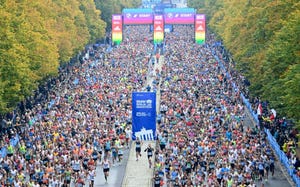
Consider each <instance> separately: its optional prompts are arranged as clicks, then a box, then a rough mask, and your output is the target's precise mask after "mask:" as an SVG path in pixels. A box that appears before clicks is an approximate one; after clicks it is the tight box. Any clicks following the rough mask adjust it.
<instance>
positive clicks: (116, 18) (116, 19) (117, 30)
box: [111, 14, 123, 45]
mask: <svg viewBox="0 0 300 187" xmlns="http://www.w3.org/2000/svg"><path fill="white" fill-rule="evenodd" d="M111 25H112V29H111V30H112V36H111V37H112V43H113V44H117V45H119V44H120V43H121V42H122V39H123V37H122V34H123V33H122V25H123V23H122V15H121V14H113V15H112V20H111Z"/></svg>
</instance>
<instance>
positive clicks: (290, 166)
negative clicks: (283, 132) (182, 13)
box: [215, 55, 300, 187]
mask: <svg viewBox="0 0 300 187" xmlns="http://www.w3.org/2000/svg"><path fill="white" fill-rule="evenodd" d="M215 59H216V60H217V61H218V63H219V66H220V67H221V68H222V69H224V70H225V71H227V70H226V68H225V67H224V64H223V63H222V62H221V60H220V59H219V57H218V56H217V55H215ZM226 77H227V79H228V80H231V76H230V74H229V73H227V72H226ZM232 87H233V88H234V89H235V90H238V88H237V87H236V84H235V83H234V82H232ZM240 97H241V98H242V100H243V103H244V105H245V106H246V107H247V109H248V111H249V112H250V114H251V117H252V118H253V120H254V121H255V123H256V125H257V127H259V120H258V116H257V114H256V113H255V112H254V111H253V109H252V106H251V104H250V102H249V100H248V99H247V98H246V97H245V96H244V94H243V93H241V94H240ZM264 131H265V133H266V134H267V139H268V141H269V143H270V145H271V147H272V148H273V150H274V151H275V153H276V155H277V157H278V158H279V160H280V162H281V163H282V164H283V165H284V167H285V168H286V170H287V172H288V174H289V175H290V176H291V177H292V179H293V181H294V182H295V183H296V186H297V187H300V178H299V177H298V176H297V175H296V174H295V171H296V170H295V168H294V166H293V164H292V163H291V162H290V160H289V159H288V158H287V156H286V154H285V153H284V152H283V151H282V150H281V149H280V146H279V145H278V143H277V141H276V139H275V138H274V137H273V136H272V134H271V133H270V131H269V130H268V129H266V128H264Z"/></svg>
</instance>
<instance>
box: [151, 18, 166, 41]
mask: <svg viewBox="0 0 300 187" xmlns="http://www.w3.org/2000/svg"><path fill="white" fill-rule="evenodd" d="M163 40H164V17H163V15H154V21H153V42H154V44H158V43H162V42H163Z"/></svg>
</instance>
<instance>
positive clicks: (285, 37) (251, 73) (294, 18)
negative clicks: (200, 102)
mask: <svg viewBox="0 0 300 187" xmlns="http://www.w3.org/2000/svg"><path fill="white" fill-rule="evenodd" d="M188 4H189V5H190V6H192V7H194V8H197V9H198V13H205V14H206V15H207V17H208V19H209V21H208V25H209V27H210V28H211V29H212V30H213V31H215V32H216V33H217V35H218V36H220V37H221V38H222V40H223V42H224V44H225V46H226V48H227V49H228V50H229V51H230V53H231V54H232V56H233V58H234V60H235V62H236V64H237V68H238V70H241V71H242V72H243V73H245V75H246V76H247V78H248V79H249V80H250V82H251V86H250V91H251V93H252V94H253V96H254V95H255V96H260V97H262V98H263V99H264V100H269V101H270V103H271V106H272V107H273V108H276V110H277V111H278V112H279V114H282V115H286V116H287V117H289V118H291V119H294V120H295V121H296V122H297V123H298V125H299V126H300V123H299V122H300V115H299V114H300V91H299V89H300V80H299V77H300V69H299V68H300V67H299V66H300V59H299V56H300V45H299V42H300V19H299V18H300V13H299V10H300V2H299V1H298V0H277V1H272V0H265V1H261V0H189V1H188Z"/></svg>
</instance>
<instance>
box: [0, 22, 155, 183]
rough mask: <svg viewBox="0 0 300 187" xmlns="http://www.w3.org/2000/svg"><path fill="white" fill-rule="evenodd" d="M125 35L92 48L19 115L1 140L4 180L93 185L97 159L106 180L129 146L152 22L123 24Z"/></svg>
mask: <svg viewBox="0 0 300 187" xmlns="http://www.w3.org/2000/svg"><path fill="white" fill-rule="evenodd" d="M124 37H125V40H124V42H123V43H122V44H121V45H120V46H118V47H115V48H113V50H111V49H109V48H108V46H103V47H101V46H97V47H94V48H93V47H89V48H88V50H87V51H86V52H87V53H86V54H85V55H84V56H83V59H81V63H77V64H74V65H72V66H69V67H67V68H65V69H64V70H63V71H62V72H61V73H60V78H58V79H55V81H54V85H53V88H52V89H51V90H50V91H49V92H48V93H47V96H48V98H46V100H45V101H44V102H41V103H39V104H38V105H36V106H34V107H33V108H32V109H31V110H29V109H27V110H26V113H25V114H24V115H23V116H18V117H17V119H16V126H18V128H17V127H16V128H13V129H11V130H10V131H9V133H6V134H5V135H3V136H2V137H1V140H0V144H1V146H0V150H1V152H0V153H1V154H0V186H1V187H2V186H15V187H24V186H32V187H37V186H51V187H56V186H70V184H71V185H76V186H77V187H80V186H84V185H89V186H94V180H95V177H96V176H95V175H96V169H97V166H98V168H99V167H100V168H102V169H103V174H104V175H103V176H104V177H103V178H102V177H101V180H102V179H103V180H107V178H108V176H109V168H110V167H113V166H114V165H115V164H117V163H118V162H121V160H122V155H123V152H124V149H126V148H128V146H129V141H130V137H131V130H130V128H131V126H130V125H129V124H130V123H131V92H132V91H137V90H141V89H143V86H144V84H145V81H146V76H147V71H148V61H149V58H150V55H151V52H152V50H153V44H152V43H150V40H151V38H152V35H151V33H149V27H147V26H139V27H137V28H136V27H134V26H133V27H126V28H125V30H124ZM148 40H149V41H148Z"/></svg>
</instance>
